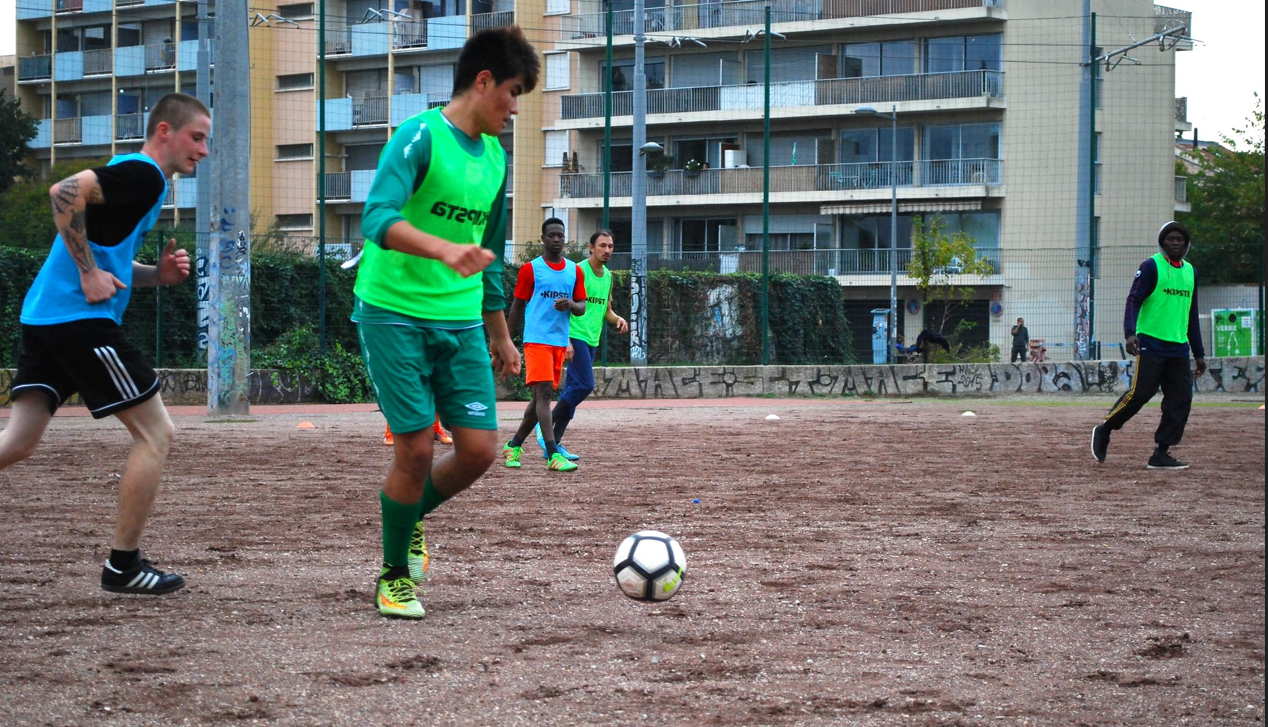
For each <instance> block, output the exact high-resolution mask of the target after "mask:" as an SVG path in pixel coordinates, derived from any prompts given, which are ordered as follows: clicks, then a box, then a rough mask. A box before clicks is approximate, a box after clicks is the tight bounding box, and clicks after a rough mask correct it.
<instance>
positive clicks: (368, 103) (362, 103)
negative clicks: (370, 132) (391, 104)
mask: <svg viewBox="0 0 1268 727" xmlns="http://www.w3.org/2000/svg"><path fill="white" fill-rule="evenodd" d="M386 123H387V94H386V93H384V94H383V95H378V94H375V95H372V96H366V97H364V98H362V99H359V100H354V101H353V102H352V125H353V126H379V125H382V124H386Z"/></svg>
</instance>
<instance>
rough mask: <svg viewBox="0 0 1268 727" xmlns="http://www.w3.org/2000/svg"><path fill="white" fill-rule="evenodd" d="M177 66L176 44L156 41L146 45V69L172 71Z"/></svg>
mask: <svg viewBox="0 0 1268 727" xmlns="http://www.w3.org/2000/svg"><path fill="white" fill-rule="evenodd" d="M173 68H176V44H175V43H154V44H152V45H147V46H145V70H147V71H170V70H172V69H173Z"/></svg>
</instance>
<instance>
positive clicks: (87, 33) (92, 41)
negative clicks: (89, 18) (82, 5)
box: [84, 25, 110, 50]
mask: <svg viewBox="0 0 1268 727" xmlns="http://www.w3.org/2000/svg"><path fill="white" fill-rule="evenodd" d="M109 47H110V26H109V25H94V26H92V27H90V28H84V50H101V49H105V48H109Z"/></svg>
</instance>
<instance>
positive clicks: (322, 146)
mask: <svg viewBox="0 0 1268 727" xmlns="http://www.w3.org/2000/svg"><path fill="white" fill-rule="evenodd" d="M317 286H318V290H319V291H320V292H319V297H320V303H319V304H318V306H317V308H318V310H317V351H318V352H319V353H323V354H324V353H325V352H326V0H318V2H317Z"/></svg>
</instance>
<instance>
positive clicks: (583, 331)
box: [534, 230, 630, 462]
mask: <svg viewBox="0 0 1268 727" xmlns="http://www.w3.org/2000/svg"><path fill="white" fill-rule="evenodd" d="M615 246H616V243H615V242H614V240H613V237H612V231H611V230H599V231H598V232H595V233H594V234H592V235H590V255H589V257H587V258H586V261H585V262H584V263H582V264H580V265H578V266H577V267H579V268H581V271H582V272H583V273H584V274H585V284H586V312H585V314H584V315H580V316H573V317H572V318H571V320H570V321H569V324H568V354H566V355H565V357H564V358H565V359H566V360H567V361H568V372H567V374H565V378H564V388H563V389H562V390H561V391H560V392H559V401H557V402H555V410H554V411H552V412H551V415H550V419H551V423H552V425H553V427H554V431H555V449H556V450H557V451H558V452H559V453H560V454H562V455H563V456H564V458H565V459H568V460H570V461H573V462H575V461H577V460H579V459H581V458H580V457H579V456H577V455H575V454H573V453H572V452H569V451H568V450H567V449H565V448H564V443H563V439H564V432H565V431H567V430H568V424H569V423H571V422H572V419H573V417H574V416H576V413H577V407H578V406H580V405H581V402H583V401H585V400H586V397H587V396H590V392H592V391H594V354H595V351H596V350H597V349H598V346H599V339H600V337H601V336H602V335H603V324H604V323H611V324H612V325H614V326H616V330H617V331H620V332H621V333H628V332H629V330H630V324H629V323H627V322H626V320H625V319H624V318H622V317H620V316H618V315H617V314H616V313H614V312H612V272H611V271H610V270H608V266H607V264H606V263H607V262H608V260H610V259H611V258H612V250H613V249H614V248H615ZM534 431H535V432H536V434H537V446H538V447H541V450H542V456H543V457H549V456H550V455H549V452H548V451H547V450H546V440H545V438H544V437H543V436H542V430H541V427H540V426H538V427H537V428H536V429H535V430H534Z"/></svg>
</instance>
